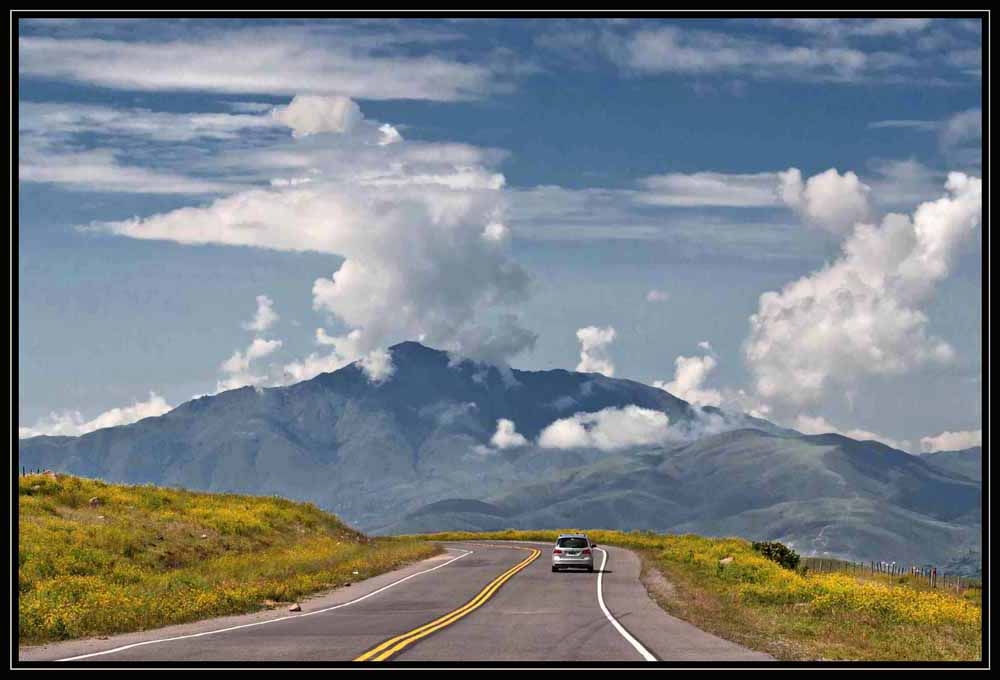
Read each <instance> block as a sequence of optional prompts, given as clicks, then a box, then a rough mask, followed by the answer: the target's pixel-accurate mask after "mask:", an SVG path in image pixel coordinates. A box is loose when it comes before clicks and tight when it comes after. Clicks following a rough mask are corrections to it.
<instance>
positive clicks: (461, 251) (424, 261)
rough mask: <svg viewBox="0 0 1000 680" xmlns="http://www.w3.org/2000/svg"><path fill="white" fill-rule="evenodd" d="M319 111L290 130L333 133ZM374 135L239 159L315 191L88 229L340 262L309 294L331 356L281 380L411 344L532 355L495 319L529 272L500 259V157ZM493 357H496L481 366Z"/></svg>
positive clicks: (241, 199)
mask: <svg viewBox="0 0 1000 680" xmlns="http://www.w3.org/2000/svg"><path fill="white" fill-rule="evenodd" d="M298 101H299V102H300V103H301V101H303V100H298ZM324 101H327V99H324ZM328 109H329V107H327V108H324V107H320V112H319V113H317V112H316V111H314V110H313V109H311V108H309V109H307V110H306V111H305V112H303V111H301V110H299V107H298V106H297V105H296V102H295V101H293V103H292V104H291V105H290V106H289V107H288V110H289V111H292V112H293V113H296V120H295V121H294V124H295V125H297V126H298V128H297V129H298V130H299V131H300V132H306V131H309V130H313V131H315V130H317V129H326V128H328V127H330V126H331V125H332V123H330V122H329V120H328V119H327V117H326V116H327V115H328V114H330V111H329V110H328ZM348 110H353V109H351V108H350V107H348ZM286 113H287V111H286ZM299 114H301V116H302V120H299V118H298V115H299ZM314 114H315V115H314ZM350 115H353V114H348V117H350ZM358 115H359V116H360V113H359V114H358ZM313 118H317V120H319V121H321V122H320V123H317V122H316V120H313ZM304 121H305V122H304ZM324 126H325V127H324ZM348 127H350V126H348ZM377 134H378V132H377V126H376V124H375V123H374V122H371V121H366V120H364V119H363V118H360V119H359V120H358V121H357V122H355V124H354V128H353V129H351V131H349V132H347V133H345V134H337V135H321V134H310V135H306V136H301V137H299V138H298V139H296V140H294V142H292V143H291V145H290V146H289V147H287V148H284V149H282V150H280V152H279V151H277V150H274V151H270V152H268V153H263V152H261V153H257V154H256V155H255V156H252V157H241V158H243V160H244V161H245V162H248V163H250V162H252V163H254V164H255V165H256V168H255V169H256V170H257V171H260V172H264V171H267V172H271V171H272V170H274V171H276V170H279V169H282V168H284V169H285V170H294V172H295V173H296V174H297V175H303V174H305V176H308V177H310V178H311V179H312V181H310V182H309V183H307V184H288V185H284V186H272V187H270V188H255V189H251V190H247V191H241V192H238V193H235V194H232V195H229V196H226V197H224V198H220V199H218V200H216V201H214V202H212V203H210V204H208V205H205V206H201V207H187V208H180V209H178V210H174V211H171V212H166V213H161V214H158V215H153V216H151V217H147V218H145V219H132V220H126V221H122V222H113V223H105V224H100V225H94V226H93V227H91V228H94V229H99V230H104V231H109V232H111V233H115V234H118V235H122V236H128V237H131V238H139V239H158V240H169V241H175V242H180V243H188V244H209V243H215V244H227V245H242V246H252V247H259V248H269V249H275V250H286V251H316V252H321V253H331V254H336V255H339V256H340V257H341V258H343V261H342V262H341V263H340V265H339V268H337V270H336V271H335V272H334V273H333V275H332V276H330V277H323V278H319V279H317V280H316V281H315V282H314V284H313V289H312V294H313V307H314V308H315V309H316V310H317V311H319V312H322V313H325V314H328V315H329V316H330V317H332V318H333V319H335V320H337V321H339V322H340V323H341V324H342V325H344V326H346V327H347V331H346V332H345V333H344V334H343V335H341V336H339V337H341V346H340V347H339V348H338V351H337V353H336V356H333V355H326V356H324V355H320V354H316V355H315V356H310V357H307V359H305V360H302V361H300V362H293V363H292V364H289V366H287V367H286V372H287V373H288V375H289V377H290V379H303V378H304V376H308V375H309V374H310V373H311V372H312V371H314V370H319V369H320V368H323V369H329V368H330V367H333V366H337V367H339V366H341V365H343V364H344V363H347V362H351V361H355V360H358V359H360V358H361V357H363V356H365V355H366V354H368V353H369V352H372V351H373V350H376V349H378V348H383V347H386V346H388V345H390V344H392V343H393V342H397V341H400V340H406V339H412V338H421V337H422V338H424V341H425V342H427V343H428V344H431V345H434V346H437V347H441V348H443V349H447V350H450V351H453V352H456V353H458V354H461V355H466V356H472V357H477V358H485V359H489V360H492V361H497V362H503V361H506V360H507V359H508V358H509V357H510V356H513V355H514V354H516V353H517V352H519V351H522V350H524V349H526V348H527V347H530V346H531V345H532V343H533V342H534V339H535V336H534V334H533V333H530V331H527V330H526V329H524V328H522V327H521V325H520V322H519V319H518V317H517V316H516V315H514V314H512V313H492V312H498V310H503V309H504V307H505V306H508V305H511V304H513V303H516V302H520V301H522V300H523V299H525V298H526V296H527V294H528V291H529V276H528V274H527V272H526V271H525V270H524V269H522V268H521V267H520V266H519V265H518V264H517V263H515V262H514V261H513V260H512V259H511V258H510V257H509V255H508V248H507V245H508V242H509V234H508V230H507V228H506V227H505V226H502V224H503V223H502V218H503V212H504V209H505V205H504V195H503V185H504V177H503V175H502V174H499V173H496V172H494V171H493V170H492V169H491V167H490V165H491V164H492V163H493V162H495V160H496V159H497V158H498V156H497V155H495V154H491V153H489V152H487V151H483V150H481V149H476V148H474V147H469V146H466V145H461V144H448V143H439V144H427V143H419V142H410V141H406V140H403V141H398V142H396V143H394V144H390V145H385V146H379V145H378V144H377V143H375V140H376V136H377ZM270 176H272V177H273V176H274V175H273V174H272V175H270ZM491 225H493V226H491ZM484 328H485V329H487V330H484ZM498 338H503V342H498V341H497V339H498ZM479 341H482V342H484V343H485V342H490V343H491V344H489V346H488V347H487V346H485V345H479V344H477V343H478V342H479ZM498 350H502V351H503V354H502V355H495V354H492V355H490V352H492V351H498Z"/></svg>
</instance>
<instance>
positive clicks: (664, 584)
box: [639, 559, 677, 602]
mask: <svg viewBox="0 0 1000 680" xmlns="http://www.w3.org/2000/svg"><path fill="white" fill-rule="evenodd" d="M639 580H640V581H641V582H642V585H644V586H646V592H648V593H649V596H650V597H651V598H653V599H654V600H657V601H667V602H669V601H671V600H676V599H677V586H675V585H674V584H673V583H671V582H670V581H668V580H667V578H666V577H665V576H664V575H663V573H662V572H661V571H660V570H659V569H657V568H656V567H654V566H653V565H651V564H650V563H649V560H645V559H644V560H643V561H642V572H641V574H640V576H639Z"/></svg>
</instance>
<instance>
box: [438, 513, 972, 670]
mask: <svg viewBox="0 0 1000 680" xmlns="http://www.w3.org/2000/svg"><path fill="white" fill-rule="evenodd" d="M558 533H560V532H558V531H514V530H508V531H500V532H491V533H467V532H447V533H438V534H427V535H424V536H423V538H425V539H434V540H470V539H509V540H540V541H552V540H554V539H555V536H556V535H557V534H558ZM587 533H588V534H589V535H590V536H591V538H592V540H594V541H596V542H597V543H598V544H601V543H606V544H609V545H619V546H623V547H627V548H632V549H634V550H636V551H637V552H638V553H639V554H640V555H641V556H642V558H643V561H644V564H645V568H644V572H645V575H646V576H648V575H649V573H650V571H651V569H650V568H655V569H656V570H658V571H659V572H661V573H662V574H663V575H664V576H665V577H666V579H667V581H668V582H669V584H671V585H670V586H667V587H664V586H662V585H660V586H657V585H656V579H650V578H647V579H646V580H647V584H648V585H649V586H650V591H651V593H652V594H653V596H654V597H655V598H656V599H657V601H658V602H659V603H660V605H661V606H662V607H663V608H664V609H666V610H667V611H668V612H670V613H671V614H674V615H676V616H678V617H679V618H682V619H685V620H687V621H690V622H691V623H693V624H695V625H696V626H698V627H699V628H702V629H703V630H707V631H709V632H712V633H715V634H717V635H719V636H721V637H724V638H727V639H729V640H733V641H735V642H738V643H740V644H743V645H745V646H747V647H749V648H751V649H757V650H761V651H764V652H767V653H769V654H771V655H773V656H774V657H776V658H778V659H783V660H815V659H829V660H893V661H903V660H909V661H929V660H935V661H972V660H979V658H980V656H981V654H982V649H981V633H980V630H981V625H982V623H981V619H982V613H981V607H980V601H979V596H980V593H981V591H978V590H970V591H966V592H964V593H955V592H953V591H946V590H942V589H937V590H935V591H930V590H928V589H927V588H920V587H917V588H914V587H912V585H911V584H908V583H907V582H906V579H902V581H903V582H901V583H887V582H886V581H885V580H884V579H880V578H876V579H871V578H866V577H864V576H856V575H850V574H844V573H806V574H800V573H797V572H794V571H790V570H787V569H783V568H782V567H780V566H778V565H777V564H775V563H774V562H770V561H768V560H766V559H764V558H763V557H761V556H760V555H758V554H757V553H755V552H753V551H752V550H751V548H750V542H749V541H745V540H743V539H733V538H726V539H718V538H704V537H701V536H691V535H687V536H671V535H660V534H653V533H648V532H630V533H626V532H621V531H588V532H587ZM724 557H733V558H734V559H733V562H732V564H730V565H729V566H727V567H720V565H719V560H720V559H722V558H724Z"/></svg>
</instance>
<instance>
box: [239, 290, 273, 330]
mask: <svg viewBox="0 0 1000 680" xmlns="http://www.w3.org/2000/svg"><path fill="white" fill-rule="evenodd" d="M278 319H279V317H278V313H277V312H275V311H274V300H272V299H271V298H269V297H268V296H266V295H258V296H257V312H256V314H254V317H253V319H252V320H250V321H247V322H246V323H244V324H243V328H245V329H246V330H248V331H257V332H258V333H263V332H264V331H266V330H267V329H268V328H270V327H271V326H273V325H274V322H275V321H277V320H278Z"/></svg>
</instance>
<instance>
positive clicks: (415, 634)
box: [355, 548, 542, 661]
mask: <svg viewBox="0 0 1000 680" xmlns="http://www.w3.org/2000/svg"><path fill="white" fill-rule="evenodd" d="M518 550H530V551H531V554H530V555H528V557H526V558H524V559H523V560H522V561H521V562H518V563H517V564H515V565H514V566H513V567H511V568H510V569H508V570H507V571H505V572H504V573H502V574H500V575H499V576H497V577H496V578H495V579H493V580H492V581H490V583H489V584H488V585H487V586H486V587H485V588H483V589H482V590H481V591H479V594H478V595H476V596H475V597H474V598H472V599H471V600H469V601H468V602H466V603H465V604H463V605H462V606H461V607H459V608H458V609H455V610H454V611H451V612H449V613H447V614H445V615H444V616H441V617H439V618H437V619H434V620H433V621H431V622H430V623H425V624H424V625H422V626H420V627H419V628H414V629H413V630H411V631H409V632H407V633H403V634H402V635H397V636H396V637H394V638H391V639H389V640H386V641H385V642H383V643H382V644H380V645H378V646H376V647H373V648H371V649H369V650H368V651H367V652H365V653H364V654H362V655H361V656H359V657H358V658H356V659H355V661H385V660H386V659H388V658H389V657H391V656H392V655H394V654H398V653H399V652H401V651H402V650H404V649H406V648H407V647H409V646H410V645H412V644H413V643H415V642H417V641H418V640H420V639H421V638H425V637H427V636H428V635H430V634H431V633H434V632H437V631H439V630H441V629H442V628H445V627H446V626H450V625H451V624H453V623H455V622H456V621H458V620H459V619H461V618H462V617H464V616H466V615H468V614H471V613H472V612H474V611H475V610H477V609H479V608H480V607H481V606H483V604H485V603H486V601H487V600H489V599H490V598H491V597H493V595H494V593H496V592H497V591H498V590H499V589H500V586H502V585H503V584H504V583H506V582H507V581H509V580H510V579H512V578H514V575H515V574H517V572H519V571H521V570H522V569H524V568H525V567H527V566H528V565H529V564H531V563H532V562H534V561H535V560H537V559H538V556H539V555H541V554H542V551H541V550H538V549H537V548H518Z"/></svg>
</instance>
